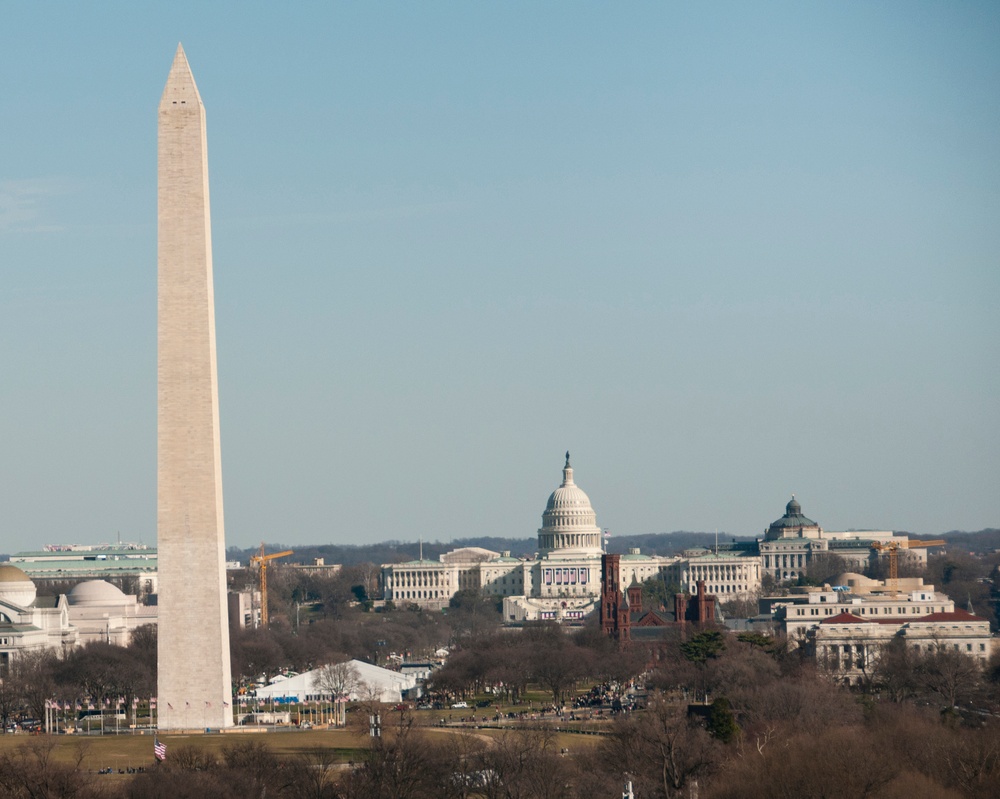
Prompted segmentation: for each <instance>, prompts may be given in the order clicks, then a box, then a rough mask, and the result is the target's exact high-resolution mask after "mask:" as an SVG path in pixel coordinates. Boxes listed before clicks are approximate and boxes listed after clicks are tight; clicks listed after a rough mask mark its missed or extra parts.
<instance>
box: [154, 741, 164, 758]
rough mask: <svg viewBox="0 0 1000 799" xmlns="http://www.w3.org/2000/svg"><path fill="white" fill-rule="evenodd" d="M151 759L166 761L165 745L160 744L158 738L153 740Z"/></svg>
mask: <svg viewBox="0 0 1000 799" xmlns="http://www.w3.org/2000/svg"><path fill="white" fill-rule="evenodd" d="M153 757H155V758H156V759H157V760H166V759H167V745H166V744H165V743H161V742H160V739H159V738H154V739H153Z"/></svg>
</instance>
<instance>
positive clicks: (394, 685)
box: [256, 660, 417, 703]
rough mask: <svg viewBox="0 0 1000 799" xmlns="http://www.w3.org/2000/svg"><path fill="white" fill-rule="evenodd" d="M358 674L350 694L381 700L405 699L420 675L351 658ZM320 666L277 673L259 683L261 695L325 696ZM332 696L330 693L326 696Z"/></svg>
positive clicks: (295, 698)
mask: <svg viewBox="0 0 1000 799" xmlns="http://www.w3.org/2000/svg"><path fill="white" fill-rule="evenodd" d="M348 664H349V665H350V666H353V667H354V669H355V670H356V671H357V674H358V683H359V685H358V687H357V688H356V689H354V690H352V691H351V693H350V698H351V699H352V700H358V699H374V700H375V701H377V702H387V703H392V702H401V701H402V700H403V693H404V692H405V691H409V690H410V689H412V688H415V687H416V685H417V678H416V676H414V675H412V674H400V673H399V672H398V671H389V669H383V668H381V667H379V666H373V665H372V664H371V663H365V662H364V661H361V660H349V661H348ZM319 672H320V669H313V670H312V671H307V672H304V673H302V674H297V675H296V676H294V677H275V678H274V680H272V681H271V683H270V684H269V685H264V686H258V688H257V691H256V693H257V698H258V699H272V698H273V699H274V700H275V701H277V702H305V701H309V700H314V699H319V698H321V694H322V693H323V692H322V689H320V687H319V686H318V685H317V680H318V679H319ZM325 698H329V696H327V697H325Z"/></svg>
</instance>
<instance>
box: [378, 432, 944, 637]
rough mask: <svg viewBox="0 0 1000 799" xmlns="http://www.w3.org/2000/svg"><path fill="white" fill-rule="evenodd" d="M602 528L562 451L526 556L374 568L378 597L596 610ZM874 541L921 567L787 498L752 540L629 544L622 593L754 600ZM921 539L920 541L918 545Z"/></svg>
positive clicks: (888, 539)
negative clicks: (659, 591) (556, 480)
mask: <svg viewBox="0 0 1000 799" xmlns="http://www.w3.org/2000/svg"><path fill="white" fill-rule="evenodd" d="M602 538H603V536H602V532H601V528H600V527H598V526H597V515H596V514H595V513H594V509H593V507H591V504H590V498H589V497H588V496H587V494H586V493H585V492H584V491H583V489H581V488H580V487H579V486H578V485H577V484H576V483H575V482H574V480H573V468H572V466H570V460H569V453H568V452H567V453H566V465H565V466H564V467H563V479H562V483H561V484H560V485H559V487H558V488H556V490H555V491H553V492H552V494H551V495H550V496H549V501H548V503H547V504H546V506H545V511H544V513H542V526H541V527H540V528H539V530H538V551H537V552H536V553H535V555H534V556H533V557H531V558H512V557H511V556H510V552H492V551H490V550H488V549H481V548H478V547H466V548H463V549H455V550H452V551H451V552H446V553H445V554H443V555H441V556H440V558H439V559H438V560H424V559H420V560H414V561H410V562H408V563H392V564H386V565H383V566H382V585H383V588H384V596H385V599H386V600H391V601H392V602H395V603H397V604H410V605H417V606H419V607H424V608H429V609H440V608H443V607H446V606H447V605H448V602H449V601H450V600H451V598H452V597H453V596H454V595H455V594H456V593H457V592H459V591H463V590H476V591H482V592H483V593H485V594H487V595H492V596H496V597H502V598H503V617H504V622H505V623H507V624H517V623H520V622H525V621H537V620H543V619H552V620H558V621H574V620H577V619H582V618H583V617H584V616H586V615H588V614H589V613H590V612H591V611H593V610H595V609H596V608H597V606H598V604H599V602H600V594H601V585H600V579H601V555H602V554H603V552H602V548H601V545H602ZM873 542H878V543H879V544H881V545H882V546H883V547H888V546H891V545H898V546H900V547H901V548H903V549H904V554H905V556H906V557H908V558H912V559H914V561H915V562H917V563H918V564H920V565H924V564H926V558H927V554H926V551H925V550H922V549H907V545H908V543H909V542H908V540H907V536H905V535H902V534H896V533H893V532H891V531H888V530H851V531H848V532H831V531H827V530H824V529H823V528H822V527H821V526H820V525H819V524H818V523H816V522H814V521H813V520H812V519H809V518H808V517H806V516H805V515H803V513H802V507H801V505H800V504H799V502H798V501H797V500H796V499H795V497H794V496H793V497H792V499H791V501H790V502H789V503H788V504H787V505H786V506H785V514H784V515H783V516H782V517H781V518H780V519H778V520H777V521H774V522H772V523H771V525H770V526H769V527H768V528H767V529H766V530H765V531H764V535H763V536H762V537H761V538H758V539H757V540H755V541H743V542H738V543H737V542H735V541H734V542H733V543H724V544H717V545H716V546H715V547H713V548H712V549H704V548H697V549H691V550H686V551H685V552H683V553H682V554H681V555H680V556H670V557H662V556H656V555H643V554H641V553H640V552H639V550H638V549H631V550H630V551H629V552H628V553H626V554H623V555H621V557H620V560H619V567H618V569H619V572H618V585H620V586H622V590H625V589H627V587H628V586H631V585H633V584H634V583H642V582H643V581H645V580H647V579H649V578H650V577H654V576H658V577H659V578H660V579H662V580H664V582H666V583H667V584H675V585H677V586H679V587H680V590H681V591H684V592H687V593H689V594H694V593H696V591H697V584H698V583H699V582H704V584H705V589H706V591H708V592H709V593H710V594H713V595H715V596H716V597H717V598H718V600H719V601H720V602H727V601H729V600H734V599H757V597H758V596H759V594H760V590H761V580H762V578H763V577H764V576H765V575H768V576H769V577H770V578H771V579H772V580H774V581H775V582H777V583H781V582H788V581H795V580H796V579H798V577H799V576H801V575H803V574H805V573H806V571H807V570H808V567H809V565H810V564H811V563H812V562H813V560H814V559H816V558H817V557H819V556H823V555H827V554H829V555H837V556H839V557H841V558H843V559H844V561H845V562H846V564H847V565H848V566H849V567H850V568H854V569H859V570H860V569H862V568H864V566H865V565H866V564H867V563H868V562H869V561H870V560H871V559H872V558H874V557H876V554H875V553H873V551H872V544H873ZM917 543H919V542H917Z"/></svg>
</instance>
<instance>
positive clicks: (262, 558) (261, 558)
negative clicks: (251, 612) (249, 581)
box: [250, 541, 295, 629]
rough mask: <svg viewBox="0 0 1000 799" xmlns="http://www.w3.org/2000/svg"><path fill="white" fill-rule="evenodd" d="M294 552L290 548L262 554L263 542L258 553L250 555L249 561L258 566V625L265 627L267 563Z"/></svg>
mask: <svg viewBox="0 0 1000 799" xmlns="http://www.w3.org/2000/svg"><path fill="white" fill-rule="evenodd" d="M294 554H295V553H294V552H293V550H291V549H286V550H285V551H284V552H272V553H271V554H270V555H265V554H264V542H263V541H261V544H260V554H259V555H251V556H250V563H256V564H257V565H258V566H259V567H260V626H261V627H264V628H265V629H266V628H267V564H268V563H270V562H271V561H272V560H275V559H276V558H286V557H288V556H289V555H294Z"/></svg>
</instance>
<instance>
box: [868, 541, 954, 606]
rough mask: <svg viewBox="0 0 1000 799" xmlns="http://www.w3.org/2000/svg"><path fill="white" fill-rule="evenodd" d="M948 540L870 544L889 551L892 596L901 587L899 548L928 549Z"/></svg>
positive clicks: (875, 549)
mask: <svg viewBox="0 0 1000 799" xmlns="http://www.w3.org/2000/svg"><path fill="white" fill-rule="evenodd" d="M947 543H948V542H947V541H942V540H941V539H939V538H938V539H935V540H933V541H910V540H903V541H885V542H882V541H872V542H871V544H870V545H869V546H870V547H871V548H872V549H873V550H874V551H875V552H888V553H889V587H890V588H891V589H892V596H893V598H895V596H896V594H897V593H898V590H897V589H898V587H899V550H901V549H926V548H927V547H943V546H944V545H945V544H947Z"/></svg>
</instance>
